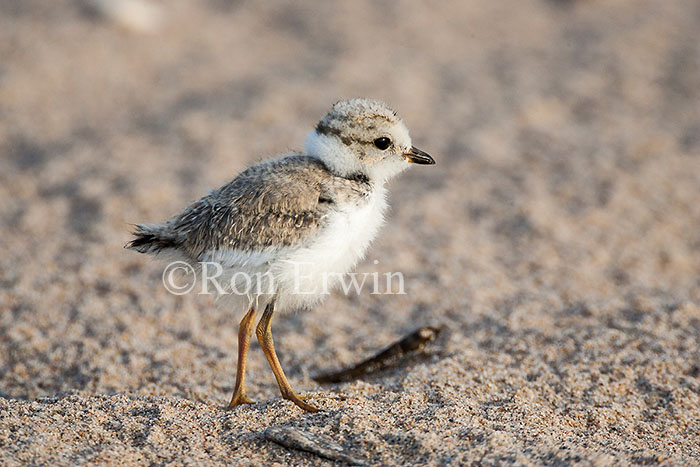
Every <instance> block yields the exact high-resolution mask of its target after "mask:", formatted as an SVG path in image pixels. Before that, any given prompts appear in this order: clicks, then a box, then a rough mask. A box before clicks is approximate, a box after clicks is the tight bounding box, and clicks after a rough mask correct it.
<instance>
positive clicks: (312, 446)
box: [263, 426, 363, 465]
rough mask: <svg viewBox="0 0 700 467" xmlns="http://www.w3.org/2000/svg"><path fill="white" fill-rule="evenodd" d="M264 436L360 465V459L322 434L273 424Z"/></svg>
mask: <svg viewBox="0 0 700 467" xmlns="http://www.w3.org/2000/svg"><path fill="white" fill-rule="evenodd" d="M263 435H264V436H265V438H267V439H269V440H270V441H273V442H275V443H277V444H279V445H280V446H284V447H286V448H290V449H298V450H300V451H306V452H310V453H311V454H315V455H317V456H320V457H324V458H326V459H329V460H332V461H337V462H345V463H346V464H350V465H360V464H362V463H363V461H362V460H361V459H358V458H357V457H355V456H354V455H353V454H352V453H349V452H348V451H347V450H345V449H343V447H342V446H341V445H339V444H337V443H334V442H333V441H330V440H329V439H327V438H326V437H324V436H319V435H317V434H314V433H306V432H303V431H300V430H298V429H296V428H293V427H289V426H273V427H270V428H268V429H266V430H265V431H264V432H263Z"/></svg>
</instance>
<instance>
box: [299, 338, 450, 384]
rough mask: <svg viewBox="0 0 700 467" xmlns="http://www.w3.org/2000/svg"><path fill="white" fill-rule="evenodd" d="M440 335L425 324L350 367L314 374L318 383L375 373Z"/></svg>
mask: <svg viewBox="0 0 700 467" xmlns="http://www.w3.org/2000/svg"><path fill="white" fill-rule="evenodd" d="M439 335H440V328H434V327H431V326H426V327H424V328H420V329H418V330H417V331H415V332H413V333H411V334H409V335H408V336H406V337H404V338H403V339H401V340H400V341H398V342H395V343H393V344H392V345H390V346H389V347H387V348H385V349H384V350H382V351H381V352H379V353H378V354H376V355H375V356H373V357H371V358H368V359H367V360H364V361H362V362H360V363H358V364H357V365H355V366H353V367H352V368H347V369H345V370H341V371H338V372H334V373H328V374H322V375H318V376H314V377H313V379H314V380H315V381H316V382H318V383H342V382H346V381H352V380H354V379H357V378H359V377H361V376H364V375H368V374H371V373H376V372H378V371H382V370H385V369H387V368H391V367H392V366H396V365H397V363H398V360H399V359H400V358H401V357H403V356H405V355H407V354H409V353H411V352H416V351H418V350H421V349H423V348H424V347H425V346H426V345H427V344H428V343H430V342H433V341H434V340H435V339H437V337H438V336H439Z"/></svg>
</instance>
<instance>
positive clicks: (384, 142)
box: [374, 136, 391, 151]
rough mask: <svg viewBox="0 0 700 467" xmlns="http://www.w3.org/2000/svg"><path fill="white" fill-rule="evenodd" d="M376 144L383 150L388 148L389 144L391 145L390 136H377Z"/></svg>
mask: <svg viewBox="0 0 700 467" xmlns="http://www.w3.org/2000/svg"><path fill="white" fill-rule="evenodd" d="M374 145H375V146H377V147H378V148H379V149H381V150H382V151H383V150H385V149H387V148H388V147H389V146H391V140H390V139H389V138H386V137H384V136H382V137H381V138H377V139H375V140H374Z"/></svg>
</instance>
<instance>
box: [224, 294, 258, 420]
mask: <svg viewBox="0 0 700 467" xmlns="http://www.w3.org/2000/svg"><path fill="white" fill-rule="evenodd" d="M254 325H255V309H254V308H253V307H251V308H250V311H248V313H246V315H245V316H244V317H243V319H242V320H241V324H240V326H239V327H238V364H237V368H236V387H235V389H234V390H233V397H232V398H231V402H230V403H229V404H228V407H227V409H232V408H234V407H235V406H237V405H241V404H252V403H253V401H252V400H251V399H250V397H248V396H247V395H246V393H245V362H246V358H247V357H248V347H250V337H251V336H252V335H253V327H254Z"/></svg>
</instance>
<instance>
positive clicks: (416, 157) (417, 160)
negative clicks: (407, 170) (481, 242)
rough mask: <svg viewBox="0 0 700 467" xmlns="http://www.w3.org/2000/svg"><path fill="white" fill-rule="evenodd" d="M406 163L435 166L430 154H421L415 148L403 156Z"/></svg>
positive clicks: (421, 152)
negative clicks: (406, 160)
mask: <svg viewBox="0 0 700 467" xmlns="http://www.w3.org/2000/svg"><path fill="white" fill-rule="evenodd" d="M403 157H405V158H406V159H408V162H412V163H414V164H421V165H433V164H435V159H433V158H432V157H430V154H428V153H427V152H423V151H421V150H420V149H418V148H417V147H415V146H412V147H411V150H410V151H408V152H407V153H405V154H404V155H403Z"/></svg>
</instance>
